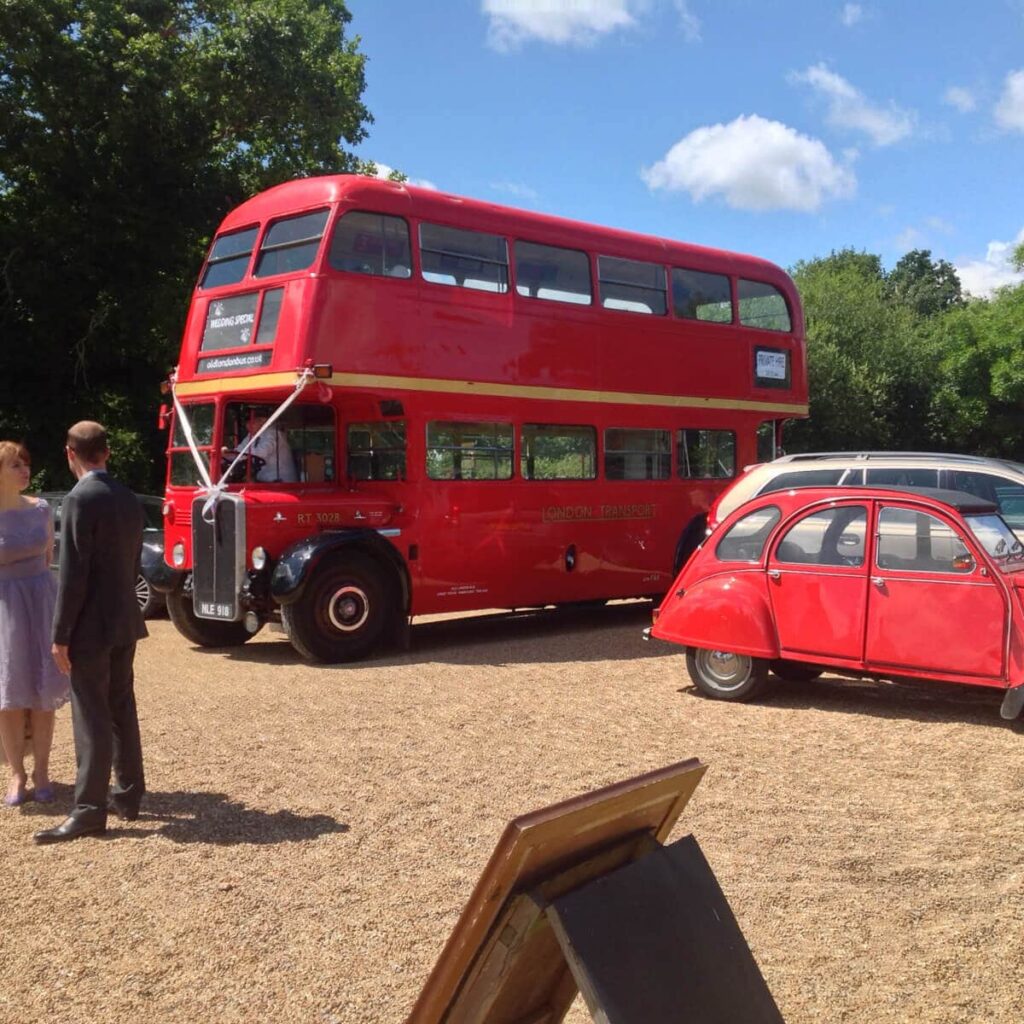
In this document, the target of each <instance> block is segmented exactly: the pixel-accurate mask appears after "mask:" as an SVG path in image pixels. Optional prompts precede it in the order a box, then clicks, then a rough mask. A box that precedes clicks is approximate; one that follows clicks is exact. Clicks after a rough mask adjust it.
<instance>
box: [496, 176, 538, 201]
mask: <svg viewBox="0 0 1024 1024" xmlns="http://www.w3.org/2000/svg"><path fill="white" fill-rule="evenodd" d="M491 188H492V189H494V191H495V192H504V193H505V194H506V195H510V196H514V197H515V198H516V199H521V200H522V199H528V200H532V199H537V198H538V195H537V192H536V190H535V189H532V188H530V186H529V185H524V184H522V182H519V181H492V182H491Z"/></svg>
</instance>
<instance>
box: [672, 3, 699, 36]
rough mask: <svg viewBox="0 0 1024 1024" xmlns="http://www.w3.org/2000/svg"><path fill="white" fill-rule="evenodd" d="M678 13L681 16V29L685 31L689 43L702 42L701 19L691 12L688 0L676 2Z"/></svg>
mask: <svg viewBox="0 0 1024 1024" xmlns="http://www.w3.org/2000/svg"><path fill="white" fill-rule="evenodd" d="M675 5H676V12H677V13H678V15H679V27H680V28H681V29H682V30H683V35H684V36H686V39H687V42H690V43H699V42H700V18H698V17H697V15H696V14H694V13H693V11H691V10H690V4H689V2H688V0H675Z"/></svg>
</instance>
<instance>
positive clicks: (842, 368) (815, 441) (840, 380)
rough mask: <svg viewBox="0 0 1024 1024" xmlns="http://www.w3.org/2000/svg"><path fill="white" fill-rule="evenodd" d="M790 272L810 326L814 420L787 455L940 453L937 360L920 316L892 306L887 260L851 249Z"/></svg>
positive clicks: (799, 430)
mask: <svg viewBox="0 0 1024 1024" xmlns="http://www.w3.org/2000/svg"><path fill="white" fill-rule="evenodd" d="M792 273H793V278H794V280H795V282H796V285H797V288H798V290H799V291H800V295H801V297H802V299H803V305H804V315H805V318H806V322H807V362H808V378H809V386H810V407H811V414H810V418H809V419H808V420H802V421H799V422H798V423H795V424H794V425H793V426H792V428H791V429H790V431H789V432H788V434H787V448H789V450H791V451H813V450H829V451H831V450H838V451H842V450H852V449H863V448H879V449H893V448H915V449H920V448H930V447H934V445H932V444H931V443H930V435H929V432H928V412H929V409H930V404H931V370H932V362H933V360H932V357H931V355H930V350H929V349H928V347H927V345H926V344H922V342H921V339H920V338H919V337H918V335H917V333H916V331H915V323H916V318H915V314H914V313H913V312H912V311H911V310H910V309H908V308H907V307H906V306H904V305H902V304H899V303H894V302H892V301H891V299H890V295H889V292H888V285H887V281H886V277H885V275H884V273H883V271H882V267H881V260H880V259H879V258H878V257H877V256H873V255H870V254H868V253H858V252H854V251H853V250H849V249H846V250H841V251H839V252H833V253H831V254H830V255H829V256H827V257H824V258H820V259H815V260H809V261H805V262H801V263H798V264H797V265H796V267H794V268H793V271H792ZM926 340H927V339H926Z"/></svg>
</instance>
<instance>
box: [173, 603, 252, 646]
mask: <svg viewBox="0 0 1024 1024" xmlns="http://www.w3.org/2000/svg"><path fill="white" fill-rule="evenodd" d="M167 614H168V615H170V617H171V622H173V623H174V627H175V629H177V631H178V632H179V633H180V634H181V635H182V636H183V637H184V638H185V639H186V640H190V641H191V642H192V643H194V644H197V645H198V646H199V647H240V646H241V645H242V644H244V643H245V641H246V640H248V639H249V638H250V637H251V636H255V635H256V634H255V633H250V632H249V630H247V629H246V628H245V623H244V622H217V621H215V620H213V619H201V618H199V616H197V615H196V613H195V611H193V609H192V597H191V595H190V594H186V593H185V592H184V591H183V590H175V591H173V592H172V593H170V594H168V595H167Z"/></svg>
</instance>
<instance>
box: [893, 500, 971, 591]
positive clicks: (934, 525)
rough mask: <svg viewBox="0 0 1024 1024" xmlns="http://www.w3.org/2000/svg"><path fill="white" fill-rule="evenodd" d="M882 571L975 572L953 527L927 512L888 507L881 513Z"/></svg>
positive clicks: (966, 548)
mask: <svg viewBox="0 0 1024 1024" xmlns="http://www.w3.org/2000/svg"><path fill="white" fill-rule="evenodd" d="M875 561H876V562H877V564H878V568H879V569H899V570H904V571H907V572H946V573H957V574H960V575H962V574H963V573H968V572H972V571H973V570H974V560H973V559H972V558H971V557H970V550H969V549H968V547H967V545H966V544H965V543H964V542H963V540H962V539H961V538H960V536H959V535H958V534H957V533H956V531H955V530H953V529H952V527H950V526H947V525H946V524H945V523H944V522H942V520H940V519H936V517H935V516H932V515H928V513H926V512H915V511H913V510H912V509H909V508H891V507H886V508H883V509H882V510H881V512H879V514H878V552H877V554H876V556H875Z"/></svg>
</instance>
